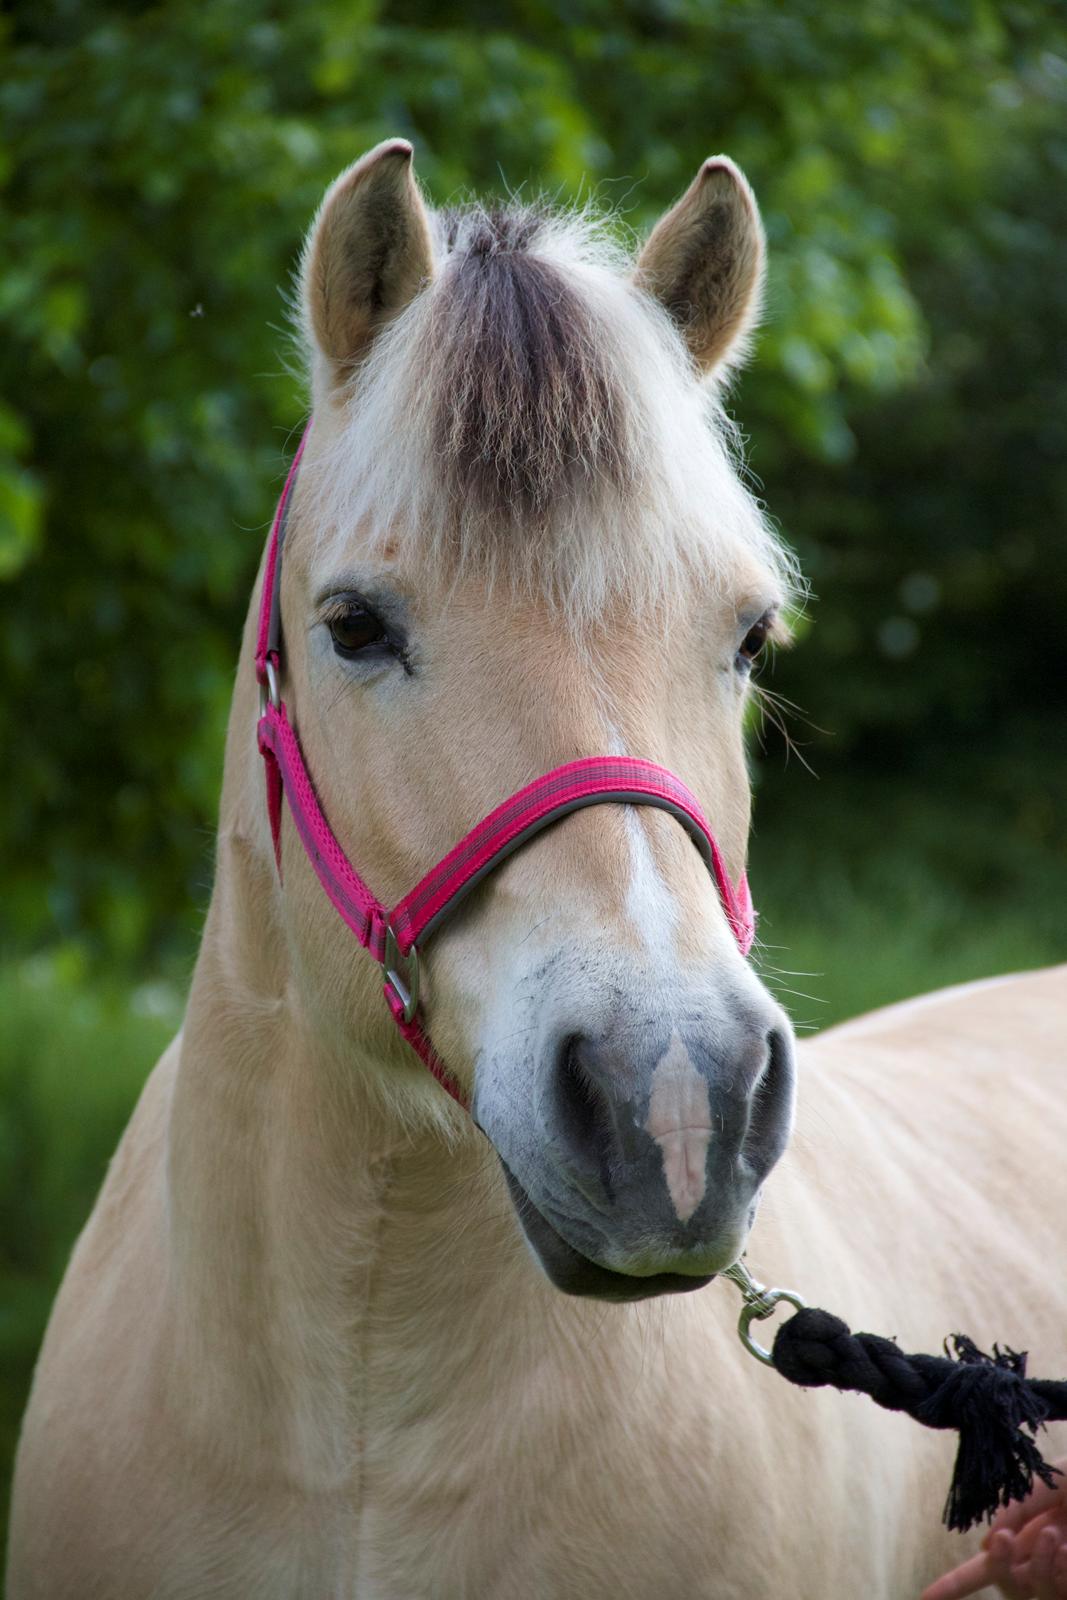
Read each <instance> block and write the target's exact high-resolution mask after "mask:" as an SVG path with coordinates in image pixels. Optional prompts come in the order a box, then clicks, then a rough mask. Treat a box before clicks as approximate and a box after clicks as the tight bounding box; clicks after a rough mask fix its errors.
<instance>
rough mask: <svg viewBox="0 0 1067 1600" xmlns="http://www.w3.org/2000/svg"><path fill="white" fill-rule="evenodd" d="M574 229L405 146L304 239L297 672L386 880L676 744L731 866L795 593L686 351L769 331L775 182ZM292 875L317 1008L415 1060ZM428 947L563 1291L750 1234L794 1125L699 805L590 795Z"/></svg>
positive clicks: (717, 171)
mask: <svg viewBox="0 0 1067 1600" xmlns="http://www.w3.org/2000/svg"><path fill="white" fill-rule="evenodd" d="M450 229H451V231H449V230H450ZM560 237H561V235H559V233H558V231H557V233H555V234H553V233H551V231H549V232H548V233H539V232H538V225H537V223H536V221H535V220H532V219H530V218H529V217H528V215H527V214H525V213H512V214H510V216H508V217H504V218H500V217H494V218H490V217H489V215H488V214H486V213H479V214H477V216H476V217H475V219H474V221H473V222H470V221H469V220H468V223H467V225H466V232H464V223H463V222H462V221H461V222H459V223H454V224H435V223H434V222H433V221H432V220H431V219H430V218H429V217H428V215H427V214H426V213H425V211H424V209H423V207H422V203H421V201H420V200H419V197H418V194H417V191H416V190H415V188H414V185H413V183H412V180H411V175H410V152H409V151H408V150H407V149H406V147H403V146H400V145H399V144H397V143H394V144H393V145H390V146H384V147H381V148H380V150H379V151H377V152H373V153H372V155H371V156H370V157H367V158H365V159H364V161H363V162H361V163H359V164H357V167H356V168H354V169H352V170H351V171H350V172H349V173H348V174H346V175H344V176H343V178H342V179H340V180H338V184H337V185H335V186H334V189H333V190H332V191H331V193H330V195H329V196H328V197H327V201H326V203H325V205H324V208H323V210H322V212H321V213H320V216H319V219H318V221H317V224H316V227H315V230H314V231H313V234H312V237H311V241H310V244H309V248H308V252H307V256H306V259H305V274H304V284H305V290H304V292H305V308H306V315H307V325H308V329H309V332H310V335H311V338H312V342H313V347H314V357H315V374H316V377H315V381H316V424H315V428H314V430H313V432H312V436H311V441H310V445H309V452H308V455H307V456H306V457H305V463H304V467H303V469H302V473H301V481H300V484H299V485H298V489H297V493H296V499H295V502H294V514H293V526H292V531H291V534H290V544H289V547H288V551H287V558H286V566H285V571H284V574H283V590H282V607H283V616H284V621H285V631H286V639H287V650H288V661H289V671H290V675H291V684H290V685H289V686H287V696H288V698H289V701H290V709H291V711H292V712H293V714H294V715H295V718H296V720H297V724H298V727H299V731H300V736H301V739H302V741H303V744H304V749H305V753H306V756H307V759H308V763H309V767H310V770H311V771H312V773H313V774H314V775H315V780H316V783H317V785H318V787H319V789H320V791H321V798H322V800H323V803H324V805H325V808H326V810H327V813H328V815H329V816H330V818H331V821H332V823H333V826H334V828H335V831H336V832H337V833H338V835H339V836H340V837H341V839H342V840H343V841H344V843H345V846H346V849H347V850H348V853H349V855H350V857H351V859H352V860H353V862H354V863H355V865H356V866H357V868H358V870H359V871H360V872H361V874H362V875H363V876H364V877H365V878H366V880H367V881H368V882H369V883H370V884H371V885H372V886H373V887H374V889H375V891H376V892H377V893H378V894H379V896H380V897H381V898H382V899H383V900H385V901H387V902H388V903H391V902H392V901H393V900H395V899H398V898H399V897H400V896H401V895H402V894H403V893H404V892H405V891H406V890H407V889H408V888H410V887H411V886H412V884H413V883H414V882H415V881H416V880H417V878H418V877H419V876H421V874H422V873H423V872H424V871H425V870H426V869H427V867H428V866H430V865H431V864H432V863H433V862H434V861H436V860H438V859H439V858H440V857H441V856H442V855H443V854H444V853H445V852H446V851H447V850H448V849H449V848H450V847H451V845H452V844H453V843H454V842H455V841H456V839H458V838H459V837H461V836H462V835H463V834H464V833H465V832H466V831H467V829H469V828H470V827H471V825H472V824H473V823H474V822H476V821H477V820H478V819H479V818H480V817H481V816H483V815H485V814H486V813H487V812H488V811H490V810H492V809H493V807H494V806H496V805H497V804H499V802H500V801H501V800H502V799H504V798H506V797H507V796H508V795H509V794H511V793H513V792H514V791H515V790H516V789H517V788H519V787H521V786H522V785H523V784H525V783H527V782H529V781H530V780H531V779H533V778H534V777H536V776H538V775H539V774H541V773H542V772H544V771H546V770H548V769H550V768H552V767H554V766H556V765H558V764H560V763H561V762H564V761H568V760H572V759H575V758H578V757H581V756H588V755H598V754H605V753H616V754H630V755H635V756H640V757H644V758H647V759H649V760H652V761H655V762H658V763H659V764H661V765H663V766H666V767H669V768H670V769H672V770H673V771H675V772H676V773H677V774H678V776H679V777H681V778H682V779H683V780H684V781H685V782H686V783H687V784H688V785H689V786H690V788H692V789H693V790H694V791H695V792H696V794H697V795H698V796H699V798H700V801H701V804H702V806H703V808H704V810H705V813H706V814H707V816H708V817H709V818H710V820H711V824H712V827H713V829H714V831H715V833H716V836H717V839H718V842H719V845H720V848H721V849H722V852H723V854H724V857H725V859H726V862H727V864H728V867H729V870H730V872H731V874H732V876H733V877H734V878H735V879H736V878H737V877H738V876H739V875H740V873H741V871H742V868H743V864H744V857H745V842H746V837H747V831H748V816H749V798H748V782H747V774H746V770H745V761H744V752H743V742H742V720H743V714H744V706H745V701H746V695H747V692H748V682H749V673H750V668H751V664H752V660H753V658H754V656H755V655H756V654H757V653H758V651H759V650H760V648H761V647H762V644H763V641H764V639H765V637H766V636H767V634H768V633H769V632H770V631H772V630H773V628H774V626H775V618H776V615H777V612H778V610H779V608H780V606H781V604H782V601H783V595H782V585H781V579H780V577H779V576H778V575H777V574H776V573H775V571H774V561H773V559H771V558H770V557H769V544H768V541H767V539H766V536H765V535H764V534H763V533H762V531H761V525H760V524H759V521H758V517H757V515H756V513H755V511H754V508H752V507H751V505H750V503H749V502H748V501H747V499H746V497H745V496H744V492H743V490H742V489H741V487H740V485H739V484H738V482H737V480H736V477H735V475H734V473H733V471H732V468H731V467H730V465H729V462H728V459H727V457H726V456H725V453H724V452H723V448H722V444H721V440H720V439H719V438H718V436H717V435H716V434H715V432H714V429H713V426H709V423H708V419H707V415H706V412H705V410H704V405H703V400H702V398H701V391H700V385H699V373H700V369H704V368H713V367H716V366H718V365H719V364H721V363H722V362H723V361H724V360H729V358H730V357H731V355H732V354H733V353H734V352H735V350H736V347H737V342H738V340H739V339H741V338H743V336H744V334H745V331H746V328H747V322H748V318H749V315H750V311H751V306H752V303H753V300H754V297H755V295H756V292H757V288H758V278H759V272H760V269H761V262H762V244H761V235H760V232H759V224H758V219H757V217H756V213H755V208H754V203H753V202H752V200H751V196H750V194H749V191H748V189H747V185H745V184H744V180H743V179H741V178H740V175H739V174H736V171H735V169H733V168H732V167H730V166H729V164H724V163H722V162H719V163H709V164H708V166H707V167H706V168H705V169H704V171H702V173H701V175H700V176H699V177H698V179H697V182H696V183H695V184H694V186H693V189H692V190H691V191H690V192H689V194H688V195H687V196H686V197H685V198H684V199H683V201H682V202H680V203H679V206H678V207H676V208H675V211H674V212H672V213H670V214H668V216H667V218H665V219H664V221H663V222H661V224H660V225H659V227H658V228H657V229H656V230H655V232H654V233H653V235H652V237H651V239H650V241H649V244H648V246H646V250H645V252H644V253H643V255H642V257H641V258H640V260H639V262H638V264H637V282H636V284H635V283H633V282H626V281H625V280H621V279H618V278H617V277H616V276H615V275H614V274H612V273H610V272H609V271H608V270H607V268H606V267H605V266H604V264H603V263H602V262H600V261H599V259H594V258H590V259H589V260H585V261H584V262H583V260H582V259H578V260H577V262H575V260H574V259H573V252H572V255H571V256H568V249H571V248H572V247H571V245H569V244H567V242H566V241H564V246H565V247H564V246H561V245H560ZM694 238H696V239H697V240H698V241H700V240H702V241H703V243H699V247H698V248H697V250H696V255H695V256H694V254H693V240H694ZM546 240H547V242H545V241H546ZM539 241H540V243H539ZM553 252H555V254H553ZM579 255H580V252H579ZM683 288H684V291H685V295H686V296H687V298H685V300H684V308H683V309H682V310H681V311H677V312H676V313H675V323H676V325H677V327H678V328H680V330H681V333H682V335H683V338H679V336H678V332H677V331H676V328H672V327H670V326H668V324H667V319H666V317H665V316H664V314H663V313H662V311H659V310H657V308H656V307H657V302H656V301H654V300H653V298H652V294H653V293H654V295H655V296H656V297H658V302H659V303H660V304H661V305H664V306H666V307H668V309H672V308H673V307H674V306H675V303H677V304H678V305H681V304H682V301H681V300H679V296H681V295H682V291H683ZM650 291H651V293H650ZM613 296H614V298H612V297H613ZM620 329H621V331H620ZM683 340H684V342H683ZM627 365H629V369H630V370H629V371H627ZM623 380H626V381H623ZM568 402H570V404H569V406H568ZM587 469H588V470H587ZM709 496H710V498H709ZM285 872H286V882H287V895H288V896H289V897H290V904H291V906H292V910H293V916H294V919H295V933H296V940H295V942H296V944H297V946H298V948H299V949H300V950H301V951H302V970H303V974H304V977H305V980H306V982H307V984H308V986H309V989H310V990H311V991H313V994H314V1001H313V1003H314V1005H315V1006H316V1007H317V1010H318V1014H319V1016H320V1018H322V1017H326V1016H327V1015H328V1017H329V1025H330V1026H331V1027H333V1028H334V1030H335V1032H339V1033H340V1034H342V1035H343V1033H344V1031H345V1029H346V1028H347V1027H348V1026H350V1025H351V1026H352V1027H353V1029H354V1028H355V1027H357V1026H358V1028H359V1031H360V1032H361V1034H362V1035H363V1037H364V1038H367V1037H368V1036H369V1037H371V1038H372V1039H374V1040H375V1041H377V1039H378V1037H379V1035H378V1033H377V1032H376V1031H375V1027H376V1025H375V1023H374V1022H373V1021H372V1022H371V1023H370V1024H368V1022H367V1020H366V1019H367V1017H368V1016H370V1017H371V1018H374V1017H375V1016H378V1017H380V1019H381V1022H380V1028H381V1030H382V1033H381V1037H382V1047H381V1054H382V1056H383V1057H384V1058H385V1061H386V1063H387V1065H385V1066H383V1069H382V1070H383V1071H386V1072H388V1073H390V1074H391V1075H393V1076H392V1078H391V1082H392V1083H394V1084H399V1083H401V1082H403V1083H404V1084H405V1085H408V1086H410V1084H411V1081H412V1079H411V1073H412V1072H414V1071H415V1070H416V1069H415V1066H414V1063H413V1061H412V1062H410V1063H409V1062H406V1061H405V1062H403V1064H402V1065H401V1064H400V1063H399V1061H398V1060H397V1058H396V1056H395V1054H394V1052H393V1050H392V1047H391V1042H390V1043H388V1044H387V1043H386V1042H385V1039H386V1038H387V1037H388V1034H387V1030H388V1026H389V1024H388V1020H387V1019H386V1018H385V1014H384V1010H381V1011H377V1012H376V1011H375V1010H374V1009H373V1008H374V1007H375V1006H376V1005H377V1006H378V1007H380V1005H381V1002H380V1000H378V1001H377V1002H376V1001H375V1000H374V999H373V998H372V995H371V990H372V988H373V983H372V981H371V980H370V976H369V973H368V970H367V969H368V966H369V964H368V963H367V962H366V958H365V957H363V956H362V955H361V954H360V953H358V952H357V951H355V950H354V948H353V947H352V945H351V944H350V943H349V942H348V941H347V939H346V937H345V936H344V934H343V932H342V930H341V928H340V925H339V924H338V923H337V922H336V920H335V919H334V916H333V913H332V910H331V908H330V907H329V905H328V903H327V902H326V901H325V899H324V897H322V896H321V893H320V892H319V891H318V889H317V885H316V884H315V883H314V880H313V879H312V877H311V874H310V871H309V870H308V868H307V866H306V863H304V862H302V860H301V857H300V854H299V850H298V849H297V848H295V847H294V846H293V842H292V840H291V838H290V841H289V845H288V846H287V854H286V858H285ZM424 964H425V971H426V978H427V984H426V987H427V994H426V1018H427V1023H428V1026H429V1028H430V1031H431V1033H432V1036H433V1039H434V1043H435V1045H436V1047H437V1049H438V1050H439V1051H440V1052H441V1054H442V1055H443V1056H444V1058H445V1060H446V1061H447V1062H448V1064H449V1066H450V1067H451V1068H452V1069H453V1070H454V1071H455V1072H456V1073H457V1075H458V1076H460V1077H461V1079H465V1081H466V1082H467V1083H468V1085H469V1087H470V1091H471V1099H472V1110H473V1115H474V1119H475V1121H476V1122H477V1123H478V1124H479V1126H480V1127H481V1128H482V1129H483V1131H484V1132H485V1133H486V1135H487V1136H488V1137H489V1139H490V1140H491V1141H492V1143H493V1145H494V1146H495V1148H496V1151H497V1153H498V1155H499V1157H500V1161H501V1164H502V1168H503V1171H504V1174H505V1178H506V1182H507V1185H508V1188H509V1190H510V1193H511V1196H512V1199H513V1201H514V1203H515V1209H516V1212H517V1215H518V1219H519V1222H520V1224H521V1227H522V1230H523V1232H524V1234H525V1237H526V1239H527V1241H528V1242H529V1244H530V1246H531V1249H532V1251H533V1253H534V1255H535V1257H536V1258H537V1260H538V1262H539V1263H540V1265H541V1266H542V1267H543V1268H544V1270H545V1272H546V1273H547V1274H548V1276H549V1277H550V1279H551V1280H552V1281H553V1282H554V1283H555V1284H556V1285H557V1286H558V1287H559V1288H561V1289H563V1290H565V1291H567V1292H570V1293H577V1294H588V1295H596V1296H601V1297H606V1298H610V1299H622V1300H625V1299H637V1298H642V1297H644V1296H646V1295H649V1294H655V1293H662V1292H673V1291H676V1290H682V1289H688V1288H693V1287H697V1286H699V1285H700V1284H701V1283H703V1282H706V1281H707V1278H708V1277H709V1276H710V1275H711V1274H713V1273H715V1272H716V1271H718V1270H720V1269H721V1268H723V1267H725V1266H727V1265H729V1264H730V1263H731V1262H732V1261H733V1260H735V1259H736V1258H737V1256H738V1254H739V1253H740V1251H741V1249H742V1246H743V1243H744V1238H745V1234H746V1231H747V1229H748V1227H749V1226H750V1224H751V1220H752V1216H753V1213H754V1209H755V1205H756V1203H757V1200H758V1195H759V1191H760V1186H761V1184H762V1182H763V1180H764V1178H765V1177H766V1175H767V1173H768V1172H769V1171H770V1169H771V1167H772V1166H773V1164H774V1162H775V1161H776V1160H777V1158H778V1156H779V1155H780V1153H781V1151H782V1149H783V1147H784V1144H785V1142H786V1139H787V1137H788V1132H789V1127H790V1122H791V1115H792V1101H793V1057H792V1046H791V1033H790V1029H789V1025H788V1023H787V1021H786V1018H785V1016H784V1014H783V1013H782V1011H781V1010H780V1009H779V1007H778V1006H777V1005H776V1004H775V1003H774V1001H773V1000H772V999H771V997H770V996H769V994H768V993H767V991H766V990H765V989H764V987H763V986H762V984H761V983H760V982H759V981H758V980H757V978H756V977H755V975H754V973H753V971H752V969H751V968H750V967H749V965H748V964H747V962H746V961H745V960H744V959H743V958H742V956H741V954H740V953H739V951H738V949H737V947H736V944H735V942H734V939H733V937H732V935H731V933H730V930H729V928H728V926H727V923H726V920H725V917H724V914H723V911H722V908H721V905H720V902H719V898H718V895H717V892H716V889H715V887H714V884H713V882H712V880H711V878H710V876H709V874H708V872H707V870H706V868H705V866H704V864H703V862H702V861H701V859H700V857H699V856H698V854H697V852H696V851H695V850H694V848H693V845H692V843H691V841H690V840H689V838H688V837H687V835H686V834H685V833H684V832H683V831H682V829H681V828H680V826H679V825H678V824H677V822H675V821H674V820H673V819H672V818H671V817H669V816H667V815H666V814H664V813H661V812H658V811H653V810H651V809H649V808H636V807H635V808H629V807H621V806H598V807H594V808H591V809H589V810H587V811H583V812H580V813H576V814H574V815H572V816H570V817H568V818H566V819H565V820H564V821H562V822H560V823H558V824H557V825H555V826H553V827H552V828H551V829H550V830H548V831H547V832H545V833H544V834H542V835H540V836H539V837H537V838H536V839H535V840H533V841H532V842H530V843H529V844H527V845H526V846H525V847H524V848H523V849H522V850H520V851H519V852H518V853H517V854H516V855H514V856H513V857H511V858H510V859H509V860H508V861H507V862H505V863H504V864H503V865H502V866H501V867H500V868H499V869H498V870H497V871H495V872H494V873H493V874H492V875H491V876H490V878H489V879H488V880H487V881H486V882H485V883H484V884H483V885H482V886H481V887H480V888H479V889H478V890H477V891H475V893H474V894H473V895H472V896H471V897H470V899H469V900H468V901H467V902H466V904H465V905H464V907H463V908H462V910H461V911H460V912H459V913H458V914H457V916H456V918H455V919H454V920H453V921H452V922H450V923H449V924H448V925H447V927H446V928H445V929H443V930H442V931H441V932H440V933H438V934H437V935H435V937H434V940H433V942H432V944H431V946H430V949H429V951H428V953H427V955H426V957H425V962H424ZM357 1018H358V1019H359V1020H358V1023H357V1022H356V1019H357ZM368 1029H369V1033H368ZM405 1069H407V1070H405Z"/></svg>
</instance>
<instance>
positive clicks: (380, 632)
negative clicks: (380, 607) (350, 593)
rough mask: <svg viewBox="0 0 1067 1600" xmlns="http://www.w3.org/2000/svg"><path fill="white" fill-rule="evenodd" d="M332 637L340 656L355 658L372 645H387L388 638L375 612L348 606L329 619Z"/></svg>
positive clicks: (360, 607)
mask: <svg viewBox="0 0 1067 1600" xmlns="http://www.w3.org/2000/svg"><path fill="white" fill-rule="evenodd" d="M329 629H330V636H331V638H332V639H333V647H334V649H335V650H336V651H337V654H338V655H339V656H355V655H358V654H359V652H360V651H361V650H366V649H367V647H368V646H369V645H372V644H385V643H386V642H387V636H386V632H385V629H384V628H383V627H382V624H381V622H380V621H379V620H378V618H377V617H376V616H375V615H374V612H373V611H365V610H364V609H363V607H362V606H346V607H345V609H344V610H343V611H338V612H337V613H336V615H335V616H332V617H331V618H330V619H329Z"/></svg>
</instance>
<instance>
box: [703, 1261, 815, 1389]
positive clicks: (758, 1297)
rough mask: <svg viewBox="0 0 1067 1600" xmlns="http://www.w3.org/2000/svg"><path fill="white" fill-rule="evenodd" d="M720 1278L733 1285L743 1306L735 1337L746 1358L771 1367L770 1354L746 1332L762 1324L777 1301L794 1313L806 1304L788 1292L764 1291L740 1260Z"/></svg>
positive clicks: (786, 1290)
mask: <svg viewBox="0 0 1067 1600" xmlns="http://www.w3.org/2000/svg"><path fill="white" fill-rule="evenodd" d="M722 1276H723V1277H724V1278H729V1280H730V1282H731V1283H733V1284H736V1286H737V1287H738V1289H740V1291H741V1298H742V1300H743V1301H744V1302H745V1303H744V1305H743V1306H742V1308H741V1315H740V1317H738V1319H737V1337H738V1338H739V1339H740V1340H741V1343H742V1344H743V1345H744V1347H745V1349H746V1350H747V1351H748V1353H749V1355H752V1356H755V1358H756V1360H757V1361H762V1362H763V1364H764V1366H766V1367H773V1366H774V1359H773V1357H772V1356H771V1352H770V1351H769V1350H765V1349H764V1348H763V1346H762V1345H761V1344H757V1343H756V1341H755V1339H753V1337H752V1335H751V1334H750V1333H749V1331H748V1330H749V1328H750V1327H751V1325H752V1323H753V1322H762V1321H763V1320H764V1318H765V1317H769V1316H770V1315H771V1313H772V1312H773V1311H774V1308H775V1306H776V1305H777V1304H778V1303H779V1301H780V1300H784V1301H785V1303H786V1305H789V1306H792V1307H793V1309H794V1310H795V1311H804V1310H805V1309H806V1308H807V1301H806V1300H802V1299H801V1298H800V1296H799V1295H798V1294H796V1293H795V1291H794V1290H792V1289H766V1288H764V1286H763V1284H762V1283H757V1281H756V1279H755V1278H754V1277H753V1276H752V1274H751V1272H749V1270H748V1268H747V1267H746V1266H745V1263H744V1261H743V1260H741V1261H735V1262H734V1264H733V1266H732V1267H727V1268H726V1271H725V1272H724V1273H723V1274H722Z"/></svg>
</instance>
